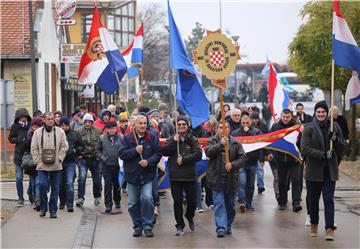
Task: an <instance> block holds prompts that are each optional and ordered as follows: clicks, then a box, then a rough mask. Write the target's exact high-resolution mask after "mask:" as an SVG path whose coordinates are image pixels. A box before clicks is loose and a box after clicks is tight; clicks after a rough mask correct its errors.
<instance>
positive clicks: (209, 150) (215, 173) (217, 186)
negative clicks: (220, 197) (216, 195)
mask: <svg viewBox="0 0 360 249" xmlns="http://www.w3.org/2000/svg"><path fill="white" fill-rule="evenodd" d="M220 141H221V138H220V136H219V135H215V136H213V137H211V138H209V140H208V141H207V145H206V149H205V154H206V156H207V157H208V158H209V163H208V168H207V171H206V185H207V186H208V188H210V189H212V190H215V191H221V190H222V186H221V177H222V173H221V172H222V171H223V168H224V167H225V161H224V160H223V156H222V152H223V151H224V147H225V146H224V145H223V144H222V143H221V142H220ZM229 151H230V153H229V156H230V162H231V166H232V168H231V171H230V173H229V174H227V178H228V186H227V188H226V190H225V192H226V193H231V192H235V191H236V189H237V187H238V186H239V168H240V167H243V166H244V165H245V160H246V155H245V152H244V149H243V147H242V145H241V143H240V142H239V141H237V140H236V139H235V138H234V137H232V136H229Z"/></svg>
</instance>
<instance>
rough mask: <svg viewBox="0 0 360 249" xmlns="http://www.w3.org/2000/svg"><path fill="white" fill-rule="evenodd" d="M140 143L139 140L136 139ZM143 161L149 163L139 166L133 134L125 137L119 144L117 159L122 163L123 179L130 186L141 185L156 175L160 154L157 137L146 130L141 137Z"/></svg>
mask: <svg viewBox="0 0 360 249" xmlns="http://www.w3.org/2000/svg"><path fill="white" fill-rule="evenodd" d="M137 139H138V141H140V139H139V138H137ZM142 146H143V153H142V156H143V159H144V160H147V161H148V162H149V164H148V166H147V167H145V168H143V167H141V166H140V164H139V162H140V161H141V157H140V155H139V154H138V153H137V152H136V149H135V148H136V140H135V136H134V133H133V132H130V133H128V134H127V135H125V137H124V139H123V140H122V141H121V143H120V149H119V157H120V159H121V160H123V161H124V170H125V179H126V181H127V182H128V183H130V184H137V185H142V184H145V183H147V182H149V181H152V180H153V179H154V177H155V174H156V169H157V164H158V162H159V161H160V158H161V154H160V152H159V150H160V143H159V138H158V135H157V134H155V133H154V132H149V131H148V130H147V131H146V133H145V136H144V137H143V142H142Z"/></svg>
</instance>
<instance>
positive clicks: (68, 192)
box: [59, 117, 84, 212]
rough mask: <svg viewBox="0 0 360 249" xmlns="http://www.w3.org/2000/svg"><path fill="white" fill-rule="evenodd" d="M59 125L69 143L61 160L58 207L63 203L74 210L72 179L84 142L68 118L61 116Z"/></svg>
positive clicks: (70, 209)
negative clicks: (62, 160) (71, 127)
mask: <svg viewBox="0 0 360 249" xmlns="http://www.w3.org/2000/svg"><path fill="white" fill-rule="evenodd" d="M59 126H60V128H61V129H63V130H64V132H65V134H66V140H67V142H68V144H69V149H68V151H67V152H66V156H65V159H64V162H63V170H62V175H61V182H60V193H59V199H60V206H59V209H64V208H65V204H66V207H67V211H68V212H74V180H75V170H76V169H75V168H76V163H77V160H78V158H79V155H80V152H81V151H82V150H83V149H84V143H83V141H82V139H81V136H80V134H79V133H78V132H77V131H75V130H72V129H70V120H69V119H68V118H67V117H61V118H60V120H59Z"/></svg>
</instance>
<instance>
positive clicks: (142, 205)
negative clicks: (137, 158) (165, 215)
mask: <svg viewBox="0 0 360 249" xmlns="http://www.w3.org/2000/svg"><path fill="white" fill-rule="evenodd" d="M152 188H153V183H152V181H150V182H147V183H145V184H143V185H137V184H130V183H128V211H129V214H130V217H131V220H132V222H133V228H134V230H135V231H138V230H142V229H144V230H145V229H152V228H153V223H154V219H155V216H154V199H153V194H152Z"/></svg>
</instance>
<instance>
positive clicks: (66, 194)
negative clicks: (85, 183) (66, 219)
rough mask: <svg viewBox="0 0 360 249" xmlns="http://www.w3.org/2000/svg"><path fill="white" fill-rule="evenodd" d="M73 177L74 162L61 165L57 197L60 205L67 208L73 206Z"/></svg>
mask: <svg viewBox="0 0 360 249" xmlns="http://www.w3.org/2000/svg"><path fill="white" fill-rule="evenodd" d="M74 176H75V162H67V163H63V170H62V176H61V186H60V196H59V197H60V203H61V204H65V203H66V206H67V207H68V208H71V207H73V206H74Z"/></svg>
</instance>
